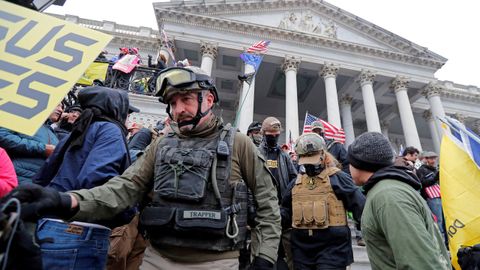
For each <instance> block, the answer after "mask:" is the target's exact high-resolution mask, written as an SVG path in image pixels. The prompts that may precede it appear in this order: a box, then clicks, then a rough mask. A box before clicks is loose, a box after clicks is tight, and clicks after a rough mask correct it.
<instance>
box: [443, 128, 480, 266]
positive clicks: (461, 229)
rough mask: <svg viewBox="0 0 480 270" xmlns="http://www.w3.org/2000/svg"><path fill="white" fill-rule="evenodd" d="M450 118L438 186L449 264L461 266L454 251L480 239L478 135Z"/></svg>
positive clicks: (479, 142) (479, 143)
mask: <svg viewBox="0 0 480 270" xmlns="http://www.w3.org/2000/svg"><path fill="white" fill-rule="evenodd" d="M452 120H453V119H446V121H444V122H445V123H446V124H447V125H448V126H449V127H450V129H451V132H452V133H451V134H445V135H444V136H443V139H442V145H441V150H440V188H441V191H442V205H443V212H444V215H445V225H446V231H447V234H448V241H449V246H450V252H451V255H452V265H453V266H454V267H455V269H460V266H459V265H458V261H457V251H458V249H460V248H461V247H462V246H471V245H475V244H479V243H480V211H479V210H478V209H479V205H480V196H479V194H480V165H479V161H478V160H476V157H477V156H478V154H479V153H478V148H477V147H479V146H480V138H479V137H478V135H476V134H474V133H473V132H471V131H470V130H468V129H467V128H465V126H464V125H463V124H461V123H459V122H456V121H455V120H453V121H452Z"/></svg>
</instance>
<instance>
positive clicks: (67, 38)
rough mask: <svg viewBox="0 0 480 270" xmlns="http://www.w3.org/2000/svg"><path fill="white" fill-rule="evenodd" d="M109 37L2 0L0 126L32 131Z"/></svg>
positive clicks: (27, 131) (31, 132)
mask: <svg viewBox="0 0 480 270" xmlns="http://www.w3.org/2000/svg"><path fill="white" fill-rule="evenodd" d="M111 38H112V37H111V36H109V35H107V34H104V33H100V32H97V31H94V30H91V29H88V28H84V27H81V26H79V25H76V24H73V23H70V22H66V21H64V20H60V19H57V18H54V17H51V16H48V15H45V14H42V13H39V12H36V11H33V10H30V9H26V8H23V7H21V6H18V5H14V4H11V3H9V2H7V1H0V126H2V127H6V128H8V129H11V130H15V131H18V132H21V133H24V134H27V135H34V134H35V132H36V131H37V130H38V128H39V127H40V126H41V125H42V123H43V122H44V121H45V119H47V118H48V116H49V115H50V113H51V112H52V111H53V109H54V108H55V107H56V106H57V104H58V103H60V102H61V101H62V99H63V97H64V96H65V95H66V94H67V93H68V91H69V90H70V89H71V87H72V86H73V85H74V84H75V83H76V82H77V81H78V79H79V78H80V76H81V75H82V74H83V72H84V71H85V69H86V68H87V67H88V66H89V65H90V63H92V62H93V60H94V59H95V58H96V57H97V56H98V54H99V53H100V52H101V51H102V49H103V48H104V47H105V46H106V45H107V44H108V42H109V41H110V40H111Z"/></svg>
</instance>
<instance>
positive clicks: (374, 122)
mask: <svg viewBox="0 0 480 270" xmlns="http://www.w3.org/2000/svg"><path fill="white" fill-rule="evenodd" d="M374 79H375V74H374V73H373V72H372V71H370V70H362V72H361V73H360V76H359V77H358V78H357V80H358V82H359V83H360V86H361V87H362V97H363V106H364V107H365V117H366V120H367V130H368V131H376V132H381V129H380V120H379V119H378V111H377V103H376V102H375V95H374V93H373V81H374Z"/></svg>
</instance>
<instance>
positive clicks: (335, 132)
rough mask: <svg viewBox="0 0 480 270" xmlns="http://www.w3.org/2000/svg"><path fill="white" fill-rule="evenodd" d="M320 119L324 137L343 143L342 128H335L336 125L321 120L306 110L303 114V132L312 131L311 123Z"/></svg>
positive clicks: (343, 134) (343, 133)
mask: <svg viewBox="0 0 480 270" xmlns="http://www.w3.org/2000/svg"><path fill="white" fill-rule="evenodd" d="M317 120H319V121H321V122H322V124H323V127H324V128H325V131H324V132H325V138H326V139H333V140H335V141H337V142H339V143H345V132H344V131H343V129H342V128H337V127H336V126H334V125H332V124H330V123H328V122H327V121H323V120H322V119H320V118H318V117H316V116H313V115H311V114H309V113H308V112H307V113H306V115H305V122H304V123H303V133H309V132H312V123H313V122H315V121H317Z"/></svg>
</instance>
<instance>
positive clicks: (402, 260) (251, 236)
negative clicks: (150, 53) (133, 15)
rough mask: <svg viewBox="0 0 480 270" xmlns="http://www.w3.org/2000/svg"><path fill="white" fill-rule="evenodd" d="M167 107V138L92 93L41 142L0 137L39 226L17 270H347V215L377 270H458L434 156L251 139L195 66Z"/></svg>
mask: <svg viewBox="0 0 480 270" xmlns="http://www.w3.org/2000/svg"><path fill="white" fill-rule="evenodd" d="M149 60H150V59H149ZM161 60H162V61H163V59H161ZM149 62H151V61H149ZM149 64H151V63H149ZM157 65H158V64H157ZM160 65H161V64H160ZM155 95H156V96H158V97H159V99H160V101H161V102H163V103H165V104H166V105H167V113H168V115H169V116H168V118H167V119H165V120H162V121H159V122H158V123H157V125H156V126H155V127H143V126H141V125H140V124H139V123H129V122H128V121H127V119H128V115H129V114H130V113H132V112H138V111H139V109H138V108H136V107H134V106H132V105H131V104H130V102H129V96H128V93H127V92H126V91H123V90H119V89H113V88H108V87H103V86H92V87H86V88H83V89H81V90H80V91H79V93H78V103H77V104H73V105H70V106H68V107H67V108H64V106H63V104H59V105H58V106H57V107H56V109H55V110H54V112H52V114H51V115H50V117H49V119H47V121H46V122H45V123H44V125H42V127H41V128H40V129H39V131H38V132H37V133H36V134H35V135H34V136H26V135H23V134H20V133H17V132H14V131H11V130H8V129H5V128H0V147H1V148H0V159H1V161H0V196H4V198H3V202H5V201H6V200H8V199H11V198H16V199H18V200H19V201H20V202H21V204H22V212H21V213H22V214H21V217H22V221H23V222H25V224H27V225H28V224H32V223H33V224H35V225H36V226H34V229H29V228H31V226H24V227H23V229H21V230H17V232H16V233H15V234H14V237H16V238H17V239H23V240H22V241H25V239H27V240H28V241H32V243H31V244H30V243H29V244H24V245H14V248H13V250H12V251H11V252H15V253H16V254H20V253H21V252H28V253H26V254H32V256H28V258H22V259H18V258H17V259H15V258H14V257H13V256H10V257H8V256H7V257H5V258H4V260H6V259H8V260H9V261H8V263H9V265H10V266H11V267H12V269H22V268H21V267H20V266H19V265H23V266H26V265H28V267H27V268H28V269H42V268H43V269H64V268H65V267H66V266H67V265H68V266H69V267H68V268H69V269H105V268H107V269H209V270H210V269H299V270H303V269H346V268H347V267H348V266H349V265H351V264H352V263H353V249H352V239H351V232H350V228H349V226H348V225H349V222H348V218H347V217H348V216H349V215H350V216H351V217H352V219H353V221H351V223H352V224H354V227H355V228H354V229H355V231H356V232H355V234H356V235H357V237H358V239H357V241H358V242H357V243H358V244H359V245H366V249H367V253H368V257H369V260H370V263H371V265H372V268H373V269H382V270H383V269H451V263H450V257H449V254H448V252H447V242H448V238H447V235H446V234H445V223H444V218H443V214H442V209H441V193H440V188H439V185H438V184H439V174H438V167H436V165H437V160H436V159H437V157H438V156H437V155H436V154H435V153H433V152H423V153H421V154H420V152H419V151H418V150H417V149H415V148H413V147H408V148H407V149H406V150H405V151H404V153H402V155H401V156H398V157H396V156H395V154H394V151H393V148H392V146H391V144H390V142H389V141H388V139H387V138H385V137H384V136H383V135H382V134H380V133H376V132H366V133H364V134H362V135H360V136H358V137H357V138H356V140H355V141H354V142H353V143H352V144H351V145H350V146H348V148H346V147H345V146H344V145H342V144H340V143H338V142H336V141H334V140H331V139H326V138H325V134H324V130H325V129H324V126H323V124H322V123H321V122H314V123H313V124H312V132H311V133H306V134H303V135H301V136H300V137H299V138H298V139H297V141H296V142H295V144H294V147H293V148H291V147H290V146H288V145H280V143H279V136H280V134H281V133H282V132H283V129H282V124H281V122H280V121H279V120H278V119H277V118H275V117H273V116H272V117H267V118H266V119H264V120H263V121H262V122H253V123H252V124H251V125H250V127H249V128H248V131H247V134H241V133H240V132H239V131H238V130H237V129H236V128H235V127H232V126H231V125H230V124H228V123H224V122H223V120H222V119H221V117H219V116H217V115H215V113H214V112H213V111H212V109H213V108H214V106H215V104H216V103H217V102H218V101H219V100H220V98H221V97H219V96H218V93H217V90H216V88H215V85H214V84H213V82H212V79H211V78H210V76H209V75H207V74H206V73H205V72H204V71H202V70H201V69H200V68H197V67H193V66H187V67H171V68H166V67H163V69H162V71H161V72H160V73H159V75H158V80H157V81H156V91H155ZM419 154H420V156H419ZM419 165H420V166H419ZM32 234H35V237H26V235H27V236H28V235H32ZM33 241H34V242H36V243H34V242H33ZM12 254H13V253H12ZM27 261H28V264H27Z"/></svg>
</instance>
